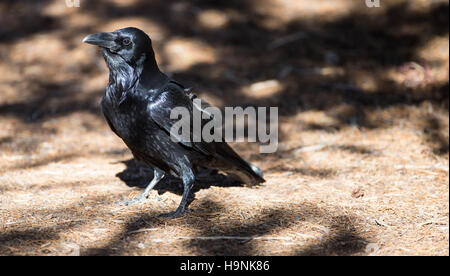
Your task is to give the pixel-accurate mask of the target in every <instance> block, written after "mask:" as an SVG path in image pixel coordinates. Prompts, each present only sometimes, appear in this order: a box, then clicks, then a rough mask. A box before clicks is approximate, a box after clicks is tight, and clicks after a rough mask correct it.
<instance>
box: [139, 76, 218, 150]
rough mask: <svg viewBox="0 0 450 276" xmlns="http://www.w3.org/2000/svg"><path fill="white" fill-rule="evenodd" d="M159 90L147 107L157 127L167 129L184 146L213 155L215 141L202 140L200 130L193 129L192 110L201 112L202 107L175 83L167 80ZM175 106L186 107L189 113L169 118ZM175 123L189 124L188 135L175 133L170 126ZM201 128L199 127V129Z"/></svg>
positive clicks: (203, 121)
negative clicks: (183, 135) (198, 131)
mask: <svg viewBox="0 0 450 276" xmlns="http://www.w3.org/2000/svg"><path fill="white" fill-rule="evenodd" d="M160 91H161V92H160V93H159V94H158V95H157V96H155V97H154V98H152V101H151V103H150V104H149V105H148V107H147V110H148V111H149V114H150V116H151V118H152V119H153V120H154V121H155V122H156V123H157V124H158V125H159V127H161V128H162V129H164V130H165V131H167V132H168V133H169V134H170V135H171V136H172V137H173V138H175V139H176V140H177V141H178V142H179V143H181V144H183V145H184V146H187V147H189V148H192V149H194V150H197V151H199V152H201V153H203V154H206V155H215V152H216V150H215V143H214V142H211V143H207V142H205V141H202V139H201V131H200V133H196V132H194V131H193V124H192V118H193V110H194V109H197V111H199V112H202V108H200V107H198V106H196V105H194V104H193V102H192V101H191V99H190V97H189V95H188V94H186V92H185V91H184V90H183V89H182V88H181V87H180V86H178V85H176V84H175V83H171V82H169V83H168V84H167V85H166V86H164V87H163V88H161V89H160ZM177 107H183V108H186V111H187V112H188V113H189V118H187V117H183V116H182V117H181V119H179V118H176V119H171V118H170V114H171V112H172V110H173V109H174V108H177ZM211 119H212V118H211ZM206 122H207V121H206ZM176 123H178V124H181V125H185V126H189V130H190V131H189V137H182V136H181V132H180V133H176V131H175V130H174V129H173V128H172V127H173V126H174V124H176ZM204 123H205V120H202V123H201V125H202V126H203V125H204ZM201 129H202V128H200V130H201ZM180 130H181V129H180ZM186 138H188V139H186ZM195 141H200V142H195Z"/></svg>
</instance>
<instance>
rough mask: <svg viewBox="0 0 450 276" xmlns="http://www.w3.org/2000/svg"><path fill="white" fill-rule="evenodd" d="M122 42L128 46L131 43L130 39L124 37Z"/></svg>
mask: <svg viewBox="0 0 450 276" xmlns="http://www.w3.org/2000/svg"><path fill="white" fill-rule="evenodd" d="M122 43H123V45H125V46H128V45H130V44H131V40H130V39H129V38H125V39H124V40H123V41H122Z"/></svg>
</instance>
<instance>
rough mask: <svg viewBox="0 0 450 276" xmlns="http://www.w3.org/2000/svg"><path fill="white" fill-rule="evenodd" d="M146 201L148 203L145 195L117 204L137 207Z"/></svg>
mask: <svg viewBox="0 0 450 276" xmlns="http://www.w3.org/2000/svg"><path fill="white" fill-rule="evenodd" d="M146 201H147V197H146V196H145V195H140V196H138V197H136V198H133V199H124V200H119V201H117V202H116V204H118V205H125V206H131V205H137V204H144V203H145V202H146Z"/></svg>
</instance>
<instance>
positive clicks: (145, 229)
mask: <svg viewBox="0 0 450 276" xmlns="http://www.w3.org/2000/svg"><path fill="white" fill-rule="evenodd" d="M156 230H158V228H143V229H139V230H134V231H130V232H128V234H134V233H141V232H149V231H156Z"/></svg>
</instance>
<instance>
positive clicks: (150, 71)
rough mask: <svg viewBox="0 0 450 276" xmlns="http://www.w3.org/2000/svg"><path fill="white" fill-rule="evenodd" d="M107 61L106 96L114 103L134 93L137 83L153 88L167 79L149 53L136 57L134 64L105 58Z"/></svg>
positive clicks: (118, 102)
mask: <svg viewBox="0 0 450 276" xmlns="http://www.w3.org/2000/svg"><path fill="white" fill-rule="evenodd" d="M107 63H108V67H109V69H110V72H109V84H108V87H107V89H106V96H107V97H108V98H110V99H111V100H112V102H114V103H116V104H120V103H121V102H122V101H123V100H124V99H125V98H126V96H127V95H128V94H132V93H134V92H135V91H136V88H137V86H138V85H139V84H142V85H143V86H144V87H146V88H149V89H154V88H158V85H161V83H162V82H164V81H165V80H166V79H167V76H166V75H165V74H163V73H162V72H161V71H160V70H159V68H158V65H157V63H156V60H155V58H154V54H153V55H151V53H150V54H149V55H147V56H142V57H141V58H140V59H138V60H137V61H136V63H135V64H134V66H131V65H129V64H128V63H126V62H121V63H113V62H111V61H108V60H107Z"/></svg>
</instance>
